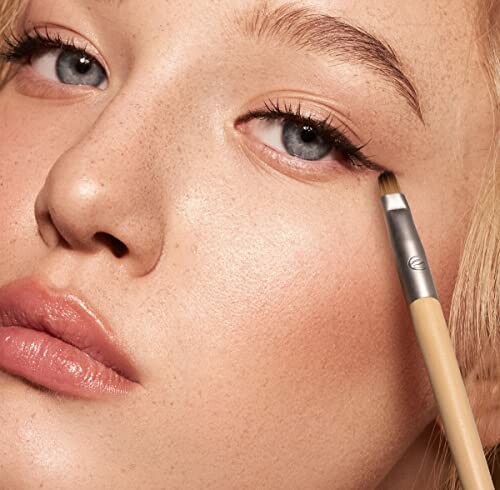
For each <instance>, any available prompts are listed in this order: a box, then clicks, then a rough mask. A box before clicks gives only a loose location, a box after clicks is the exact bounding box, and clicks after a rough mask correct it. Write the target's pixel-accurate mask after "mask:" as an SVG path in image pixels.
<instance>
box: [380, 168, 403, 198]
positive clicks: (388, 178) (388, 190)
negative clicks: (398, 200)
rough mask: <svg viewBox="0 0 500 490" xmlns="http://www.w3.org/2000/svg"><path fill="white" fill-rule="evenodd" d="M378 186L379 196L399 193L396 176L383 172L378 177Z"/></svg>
mask: <svg viewBox="0 0 500 490" xmlns="http://www.w3.org/2000/svg"><path fill="white" fill-rule="evenodd" d="M378 186H379V188H380V194H381V195H382V196H385V195H386V194H395V193H398V192H401V191H400V190H399V185H398V181H397V179H396V176H395V175H394V174H393V173H392V172H388V171H386V172H383V173H382V174H380V175H379V178H378Z"/></svg>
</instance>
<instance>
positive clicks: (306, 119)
mask: <svg viewBox="0 0 500 490" xmlns="http://www.w3.org/2000/svg"><path fill="white" fill-rule="evenodd" d="M264 107H265V109H264V110H257V111H255V110H251V111H248V112H247V113H246V114H245V115H243V116H242V117H240V118H239V119H238V121H237V123H243V122H248V121H250V120H251V119H267V120H269V119H281V120H283V119H287V120H292V121H295V122H297V123H300V124H304V125H310V126H312V127H314V128H315V129H316V130H317V131H319V132H320V134H321V135H322V136H323V137H324V138H325V139H326V140H327V141H329V142H330V143H332V144H333V145H334V146H335V147H336V148H337V149H338V150H340V151H342V152H343V153H344V154H345V156H346V157H347V160H348V163H349V164H350V165H352V166H353V167H355V168H369V169H373V170H377V171H381V170H383V167H381V166H380V165H379V164H377V163H376V162H374V161H373V160H371V159H370V158H369V157H367V156H366V155H365V154H364V153H363V152H362V151H361V150H362V149H363V148H364V147H365V146H366V145H367V144H368V143H365V144H363V145H361V146H356V145H354V144H353V143H351V141H350V140H349V139H348V138H347V136H346V135H345V134H344V132H343V131H342V130H341V129H340V127H336V126H333V125H332V122H331V121H332V118H333V116H332V115H329V116H328V117H326V118H325V119H315V118H313V117H311V116H307V115H304V114H303V113H302V108H301V104H300V103H299V104H298V105H297V107H296V108H295V109H294V108H293V106H292V104H291V103H290V104H288V105H287V104H286V102H285V103H284V106H283V107H281V104H280V101H279V100H276V101H273V100H271V99H269V100H268V101H266V102H265V103H264Z"/></svg>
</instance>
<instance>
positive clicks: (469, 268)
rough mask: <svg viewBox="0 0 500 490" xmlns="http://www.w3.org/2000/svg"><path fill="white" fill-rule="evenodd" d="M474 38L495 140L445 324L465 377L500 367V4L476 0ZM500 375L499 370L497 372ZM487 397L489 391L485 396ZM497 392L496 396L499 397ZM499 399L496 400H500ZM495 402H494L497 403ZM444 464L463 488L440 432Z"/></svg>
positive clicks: (449, 487) (495, 464)
mask: <svg viewBox="0 0 500 490" xmlns="http://www.w3.org/2000/svg"><path fill="white" fill-rule="evenodd" d="M477 28H478V36H477V39H478V42H479V49H480V51H481V52H482V55H483V56H482V60H483V65H484V69H485V73H486V75H487V77H488V83H489V86H490V93H491V99H492V105H493V109H494V117H495V128H494V131H495V132H494V141H493V143H492V146H491V149H490V156H491V169H489V171H487V173H486V175H485V179H484V182H483V184H482V188H481V192H480V194H479V198H478V200H477V201H476V204H475V207H474V210H473V213H472V220H471V224H470V228H469V232H468V236H467V240H466V242H465V246H464V251H463V254H462V257H461V261H460V267H459V271H458V276H457V280H456V283H455V288H454V291H453V297H452V302H451V309H450V317H449V322H448V323H449V328H450V333H451V337H452V339H453V342H454V345H455V349H456V352H457V357H458V359H459V360H460V366H461V369H462V373H463V374H464V375H467V374H472V375H473V377H474V378H479V379H485V378H487V377H488V376H491V372H490V370H491V368H492V366H491V365H490V366H488V365H487V359H485V354H484V353H491V355H492V356H493V359H494V363H495V365H494V366H493V370H495V369H497V370H498V369H500V331H499V329H500V212H499V211H500V193H499V190H500V173H499V172H498V155H499V140H498V132H499V127H500V124H499V113H498V106H499V101H500V2H499V1H498V0H479V10H478V22H477ZM497 373H498V371H497ZM483 395H485V396H491V393H488V394H483ZM497 396H498V395H497ZM499 401H500V400H499ZM497 405H498V403H497ZM440 437H441V449H442V454H443V457H442V461H441V463H442V466H441V471H443V472H444V474H445V475H446V478H445V489H446V490H461V489H462V485H461V484H460V481H459V478H458V473H457V470H456V467H455V465H454V464H453V462H452V460H451V455H450V451H449V448H448V446H447V445H446V441H445V439H444V436H443V435H442V434H441V435H440ZM484 449H485V454H486V457H487V460H488V463H489V466H490V471H491V473H492V475H493V479H494V481H495V488H500V461H499V457H500V445H496V446H494V447H485V448H484Z"/></svg>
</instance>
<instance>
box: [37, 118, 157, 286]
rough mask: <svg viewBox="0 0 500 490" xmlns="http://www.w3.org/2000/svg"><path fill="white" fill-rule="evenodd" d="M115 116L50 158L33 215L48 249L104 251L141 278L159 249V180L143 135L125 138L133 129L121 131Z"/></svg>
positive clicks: (135, 130) (128, 128)
mask: <svg viewBox="0 0 500 490" xmlns="http://www.w3.org/2000/svg"><path fill="white" fill-rule="evenodd" d="M113 120H114V121H116V114H115V117H112V116H111V117H102V118H100V120H99V122H98V123H97V124H95V125H94V127H93V128H92V130H91V131H90V132H89V134H87V135H86V136H85V137H84V138H83V139H81V140H80V141H79V142H78V143H77V144H75V145H74V146H72V147H71V148H70V149H69V150H67V151H66V152H65V153H64V154H63V155H62V156H61V157H60V158H59V159H58V160H57V161H56V162H55V163H54V165H53V166H52V167H51V169H50V171H49V173H48V175H47V177H46V180H45V183H44V185H43V187H42V189H41V190H40V192H39V194H38V196H37V198H36V202H35V217H36V220H37V224H38V229H39V232H40V235H41V236H42V238H43V240H44V242H45V243H46V244H47V245H48V246H49V247H51V248H55V247H58V246H61V245H63V246H66V247H70V248H71V249H74V250H78V251H82V252H86V253H89V254H93V253H101V252H103V251H105V252H106V253H108V255H109V259H110V260H113V261H120V263H121V264H126V265H127V268H128V270H129V271H130V273H131V274H132V275H134V276H143V275H145V274H148V273H149V272H150V271H152V270H153V269H154V267H155V265H156V264H157V262H158V261H159V258H160V256H161V253H162V249H163V232H164V212H163V210H162V205H161V204H162V202H161V201H162V190H161V187H160V184H159V180H160V179H159V178H157V177H158V176H155V175H154V166H153V165H151V164H150V163H151V162H147V161H145V156H144V155H141V152H140V151H139V149H140V147H141V146H142V145H141V144H140V141H134V137H133V136H132V137H131V136H130V134H131V133H132V134H136V135H137V134H138V131H137V128H131V127H130V126H129V125H127V130H128V131H130V132H129V133H128V134H125V133H124V126H123V125H119V126H117V125H116V123H113V122H112V121H113ZM132 125H133V123H132ZM108 142H112V145H109V143H108Z"/></svg>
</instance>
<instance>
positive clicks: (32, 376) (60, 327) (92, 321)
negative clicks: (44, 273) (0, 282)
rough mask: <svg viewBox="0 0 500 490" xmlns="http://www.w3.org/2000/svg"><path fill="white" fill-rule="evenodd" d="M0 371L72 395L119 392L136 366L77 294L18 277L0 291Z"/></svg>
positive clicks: (128, 386) (133, 379) (134, 380)
mask: <svg viewBox="0 0 500 490" xmlns="http://www.w3.org/2000/svg"><path fill="white" fill-rule="evenodd" d="M0 370H3V371H6V372H8V373H10V374H13V375H16V376H20V377H22V378H24V379H26V380H28V381H30V382H31V383H33V384H35V385H39V386H42V387H45V388H47V389H48V390H50V391H53V392H56V393H60V394H63V395H68V396H73V397H77V398H87V399H97V398H103V397H107V396H113V395H123V394H126V393H128V392H130V391H131V390H133V389H135V388H137V387H138V386H139V383H138V375H137V370H136V368H135V367H134V365H133V364H132V362H131V361H130V359H129V358H128V356H127V355H126V354H125V352H124V351H123V350H122V349H121V348H120V347H119V346H118V345H117V343H116V342H115V341H114V339H113V335H112V333H111V332H110V330H109V328H107V327H106V326H105V324H104V323H103V322H102V321H101V320H100V319H99V318H98V317H97V316H96V315H95V314H94V313H93V312H92V311H91V310H90V309H89V308H88V307H87V306H86V305H85V304H84V303H83V302H82V301H81V300H80V299H79V298H77V297H76V296H73V295H71V294H59V293H57V292H55V291H49V290H47V289H44V288H43V287H42V286H41V285H40V284H39V283H38V282H37V281H35V280H33V279H22V280H19V281H16V282H14V283H11V284H9V285H7V286H5V287H3V288H1V289H0Z"/></svg>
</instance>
